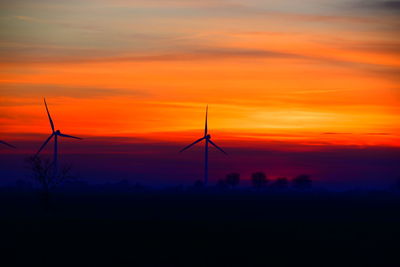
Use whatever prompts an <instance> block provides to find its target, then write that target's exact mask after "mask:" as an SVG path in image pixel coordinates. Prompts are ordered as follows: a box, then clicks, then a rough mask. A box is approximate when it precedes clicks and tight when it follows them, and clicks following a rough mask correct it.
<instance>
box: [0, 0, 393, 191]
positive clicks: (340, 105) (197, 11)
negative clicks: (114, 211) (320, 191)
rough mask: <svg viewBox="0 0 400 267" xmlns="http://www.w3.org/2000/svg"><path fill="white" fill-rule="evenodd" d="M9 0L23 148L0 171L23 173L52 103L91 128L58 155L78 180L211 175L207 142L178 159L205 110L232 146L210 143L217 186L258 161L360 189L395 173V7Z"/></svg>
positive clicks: (6, 71) (0, 17)
mask: <svg viewBox="0 0 400 267" xmlns="http://www.w3.org/2000/svg"><path fill="white" fill-rule="evenodd" d="M0 6H1V9H0V28H1V31H0V89H1V91H0V139H1V140H5V141H8V142H10V143H13V144H15V145H16V146H18V149H17V150H9V149H7V148H2V149H1V150H0V159H2V161H3V162H5V164H3V166H1V167H0V172H2V173H3V174H5V175H4V176H7V177H12V178H13V179H14V178H16V177H21V176H24V175H25V174H23V172H22V171H19V172H18V171H15V169H16V168H17V169H21V167H18V166H20V164H21V163H20V162H21V161H22V160H21V159H22V158H23V157H25V156H26V155H28V154H32V153H34V152H35V150H36V149H37V148H38V147H39V146H40V143H41V142H42V141H44V139H45V138H46V135H48V134H49V133H50V127H49V124H48V121H47V118H46V114H45V109H44V106H43V97H46V99H47V101H48V104H49V108H50V112H51V114H52V116H53V119H54V121H55V124H56V128H59V129H61V130H62V131H64V132H65V133H67V134H71V135H76V136H80V137H83V138H84V140H82V141H79V142H80V143H79V144H76V142H71V141H69V140H62V142H63V144H62V145H61V151H60V153H62V155H65V156H64V158H65V159H68V157H69V160H70V161H72V162H74V167H75V168H76V170H77V172H80V173H83V174H82V176H83V177H89V176H93V173H94V169H96V170H102V171H99V172H100V173H101V174H103V176H105V177H106V178H107V177H110V178H111V176H113V177H112V178H114V176H118V179H119V178H120V177H128V176H129V177H136V178H132V179H137V180H140V181H141V182H148V180H154V181H155V180H157V181H158V182H160V183H161V182H164V183H167V182H168V181H173V182H175V181H176V182H182V183H184V182H188V181H189V182H192V181H193V178H192V177H197V176H199V177H201V160H202V154H201V153H202V151H201V147H200V148H195V149H194V150H193V151H190V152H188V153H187V155H186V154H185V155H184V156H182V155H180V154H174V153H175V152H176V151H178V150H179V148H180V147H182V146H183V145H185V144H187V143H189V142H191V141H194V140H196V139H197V138H199V137H201V134H202V130H201V128H202V127H203V125H204V113H205V106H206V104H208V105H209V115H210V116H209V126H210V130H211V135H212V138H213V140H214V141H215V142H216V143H217V144H219V145H221V146H223V147H224V148H225V149H226V150H228V151H230V152H232V153H229V154H230V155H229V157H228V158H224V157H225V156H224V155H218V153H217V152H216V151H215V152H214V151H213V153H212V157H214V161H215V163H216V164H215V165H214V167H211V168H214V169H211V171H212V172H213V173H214V178H213V179H214V180H215V179H217V178H218V177H222V176H223V175H224V173H227V172H230V171H240V172H241V173H242V175H243V176H245V177H248V176H249V174H250V173H251V172H252V171H258V170H262V171H265V172H267V173H268V174H270V176H271V177H279V176H292V175H295V173H298V172H308V173H311V174H313V175H314V176H315V178H316V179H317V180H320V181H325V182H327V183H328V182H329V183H334V182H338V183H339V182H342V180H343V179H345V178H346V177H347V176H348V177H351V178H348V179H347V178H346V179H347V180H346V179H345V180H346V181H347V182H349V179H350V180H351V181H356V183H357V184H359V185H362V184H365V185H366V184H377V183H379V182H381V183H386V184H388V183H390V181H389V180H390V179H392V177H398V176H400V170H399V168H398V167H396V165H397V163H400V162H398V161H397V159H398V158H399V156H400V153H399V152H400V126H399V125H400V124H399V122H400V120H399V117H400V116H399V115H400V106H399V104H400V85H399V81H400V75H399V74H400V37H399V36H400V34H399V31H400V20H399V16H400V1H378V0H364V1H362V0H338V1H329V0H301V1H295V2H294V1H286V0H280V1H278V0H270V1H268V0H264V1H261V0H247V1H236V0H235V1H233V0H213V1H208V0H203V1H194V0H138V1H127V0H116V1H106V0H85V1H82V0H80V1H77V0H71V1H58V0H51V1H50V0H15V1H11V2H10V1H3V0H1V1H0ZM73 141H75V140H73ZM101 148H104V149H101ZM128 148H129V150H128ZM45 153H51V151H50V150H49V151H45ZM296 153H297V154H296ZM10 154H12V157H9V156H8V155H10ZM88 154H90V155H91V156H90V157H85V155H88ZM121 154H124V160H126V162H125V164H124V166H120V165H121V161H124V160H123V159H121V158H118V157H117V156H118V155H121ZM72 155H74V156H72ZM99 155H100V156H99ZM324 155H325V156H324ZM96 157H101V159H100V158H96ZM113 157H116V158H113ZM365 157H367V159H366V158H365ZM78 158H79V159H80V160H78ZM321 158H322V159H326V160H325V161H323V162H322V160H321ZM61 159H62V158H61ZM85 159H86V162H85ZM83 162H85V163H83ZM104 162H108V164H105V163H104ZM138 162H139V163H138ZM105 165H110V166H109V167H107V168H106V167H105ZM217 165H218V166H217ZM348 165H351V166H352V168H349V167H348ZM90 166H92V167H93V168H92V167H90ZM127 166H129V168H127ZM155 166H156V169H157V166H163V167H162V169H163V170H168V174H165V172H166V171H162V172H161V171H160V172H159V173H158V172H154V171H155ZM189 166H190V167H189ZM89 169H90V170H91V172H89ZM353 169H354V170H353ZM344 170H348V172H347V174H346V171H344ZM115 173H118V175H114V174H115ZM96 176H97V177H99V176H101V175H100V174H99V175H96ZM146 176H149V177H150V176H151V178H148V177H147V178H146ZM156 176H157V179H155V178H154V177H156ZM379 176H385V178H382V177H379ZM138 177H139V178H138ZM188 177H189V178H188ZM344 177H345V178H344ZM378 177H379V178H378ZM106 178H105V179H106ZM91 179H94V178H91ZM146 179H148V180H146ZM393 179H394V178H393Z"/></svg>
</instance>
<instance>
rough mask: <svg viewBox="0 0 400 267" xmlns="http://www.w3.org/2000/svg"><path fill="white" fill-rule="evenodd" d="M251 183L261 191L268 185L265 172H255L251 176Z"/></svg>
mask: <svg viewBox="0 0 400 267" xmlns="http://www.w3.org/2000/svg"><path fill="white" fill-rule="evenodd" d="M251 182H252V184H253V186H254V187H255V188H257V189H260V188H262V187H264V186H265V185H266V184H267V183H268V179H267V175H265V173H263V172H255V173H253V174H252V175H251Z"/></svg>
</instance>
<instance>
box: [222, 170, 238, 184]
mask: <svg viewBox="0 0 400 267" xmlns="http://www.w3.org/2000/svg"><path fill="white" fill-rule="evenodd" d="M225 182H226V184H227V185H229V186H231V187H235V186H237V185H238V184H239V182H240V174H239V173H236V172H234V173H229V174H227V175H226V179H225Z"/></svg>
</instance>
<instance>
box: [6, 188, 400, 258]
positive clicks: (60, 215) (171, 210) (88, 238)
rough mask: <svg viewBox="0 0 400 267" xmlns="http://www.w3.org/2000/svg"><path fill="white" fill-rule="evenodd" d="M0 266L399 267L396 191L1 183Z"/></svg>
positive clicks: (399, 200) (398, 197) (399, 219)
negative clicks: (44, 195) (15, 186)
mask: <svg viewBox="0 0 400 267" xmlns="http://www.w3.org/2000/svg"><path fill="white" fill-rule="evenodd" d="M0 208H1V248H0V251H1V254H2V257H1V262H4V263H6V264H2V266H78V265H84V266H399V263H400V245H399V244H400V241H399V240H400V195H399V194H396V193H394V192H369V193H365V192H364V193H354V192H353V193H328V192H324V193H315V192H314V193H313V192H309V193H293V192H292V193H271V192H265V193H257V192H251V193H250V192H239V191H236V192H232V191H228V192H218V193H217V192H207V193H206V192H183V191H174V192H166V191H148V192H122V193H121V192H119V193H115V192H114V193H111V192H79V193H71V192H69V193H68V192H54V193H53V194H52V197H51V203H50V206H49V207H48V210H47V211H46V210H45V209H44V207H43V203H42V202H41V201H40V198H39V195H38V193H35V192H24V193H23V192H11V191H10V190H3V191H2V192H1V195H0Z"/></svg>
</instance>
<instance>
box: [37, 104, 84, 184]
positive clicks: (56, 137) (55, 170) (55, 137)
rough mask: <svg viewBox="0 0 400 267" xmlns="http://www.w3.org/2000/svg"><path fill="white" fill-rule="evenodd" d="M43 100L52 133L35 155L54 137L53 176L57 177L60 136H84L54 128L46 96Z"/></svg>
mask: <svg viewBox="0 0 400 267" xmlns="http://www.w3.org/2000/svg"><path fill="white" fill-rule="evenodd" d="M43 100H44V105H45V106H46V111H47V116H48V117H49V121H50V126H51V130H52V134H51V135H50V136H49V138H47V140H46V141H45V142H44V143H43V145H42V146H41V147H40V148H39V150H38V152H37V153H36V155H35V157H37V156H38V155H39V153H40V151H42V149H43V148H44V147H45V146H46V145H47V143H48V142H49V141H50V140H51V138H53V137H54V154H53V157H54V159H53V164H54V165H53V177H56V176H57V170H58V137H59V136H60V137H68V138H74V139H82V138H79V137H75V136H72V135H67V134H63V133H61V132H60V130H55V129H54V123H53V120H52V119H51V116H50V112H49V109H48V108H47V103H46V98H43Z"/></svg>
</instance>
